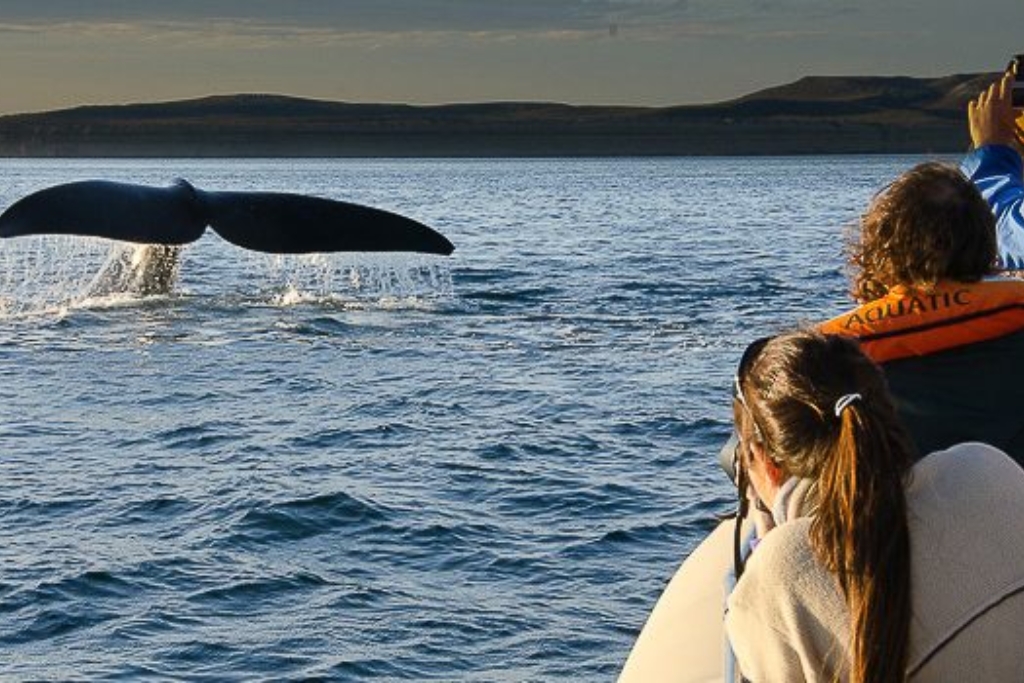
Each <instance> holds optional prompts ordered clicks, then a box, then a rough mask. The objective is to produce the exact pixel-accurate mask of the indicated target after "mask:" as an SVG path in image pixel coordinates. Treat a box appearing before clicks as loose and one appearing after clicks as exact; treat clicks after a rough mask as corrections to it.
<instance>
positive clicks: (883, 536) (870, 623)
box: [742, 332, 913, 683]
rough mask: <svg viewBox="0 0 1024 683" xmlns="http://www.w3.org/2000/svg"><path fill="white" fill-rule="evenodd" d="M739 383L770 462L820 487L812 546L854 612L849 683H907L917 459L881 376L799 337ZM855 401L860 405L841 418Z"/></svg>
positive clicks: (821, 342)
mask: <svg viewBox="0 0 1024 683" xmlns="http://www.w3.org/2000/svg"><path fill="white" fill-rule="evenodd" d="M742 380H743V382H744V386H745V394H746V396H747V399H748V401H749V402H750V404H751V411H752V413H753V416H754V418H755V419H756V420H757V423H758V424H759V425H760V426H761V429H762V432H763V440H764V442H765V446H766V448H767V449H768V451H769V453H770V455H771V456H772V458H773V459H775V460H776V462H778V463H779V464H780V465H781V466H782V467H783V469H784V470H785V471H786V472H787V473H788V474H790V475H793V476H798V477H804V478H810V479H813V480H815V481H816V484H817V509H816V513H815V516H814V519H813V521H812V523H811V544H812V547H813V548H814V551H815V553H816V554H817V555H818V557H819V559H820V560H821V562H822V563H823V564H824V566H825V567H826V568H828V569H829V570H830V571H831V572H833V573H834V574H835V576H836V578H837V580H838V582H839V586H840V588H841V589H842V592H843V595H844V596H845V598H846V603H847V605H848V606H849V609H850V615H851V634H852V642H851V643H850V650H851V653H852V658H853V661H852V666H851V681H853V682H854V683H866V682H868V681H870V682H872V683H875V682H879V683H881V682H890V681H892V682H896V681H903V680H904V671H905V668H906V661H907V637H908V633H909V630H910V543H909V537H908V533H907V518H906V505H905V499H904V494H903V488H904V484H905V478H906V475H907V472H908V470H909V467H910V463H911V462H912V461H913V460H912V456H913V453H912V450H911V447H910V446H909V443H910V442H909V440H908V439H907V437H906V435H905V433H904V432H903V429H902V427H901V426H900V424H899V422H898V420H897V418H896V413H895V410H894V408H893V406H892V403H891V401H890V399H889V395H888V391H887V389H886V387H885V382H884V379H883V377H882V374H881V371H880V370H879V369H878V367H877V366H875V365H874V364H873V363H872V362H871V361H870V360H868V359H867V358H866V357H865V356H864V355H863V354H861V352H860V351H859V349H858V348H857V347H856V345H855V343H854V342H851V341H849V340H846V339H842V338H839V337H828V336H824V335H821V334H818V333H815V332H807V333H803V332H800V333H795V334H790V335H786V336H782V337H777V338H775V339H774V340H772V341H771V342H769V343H768V345H767V346H766V347H765V348H764V350H763V351H762V352H761V353H760V355H759V356H758V358H757V359H756V360H755V361H754V362H753V364H752V365H751V368H750V370H749V372H748V373H747V376H746V377H744V378H742ZM851 392H857V393H858V394H860V397H859V398H858V399H857V400H854V401H852V402H850V403H848V405H845V406H843V407H840V408H839V409H838V410H837V400H838V399H839V398H841V397H844V396H845V395H847V394H850V393H851ZM839 405H840V406H842V404H839ZM837 413H838V414H837Z"/></svg>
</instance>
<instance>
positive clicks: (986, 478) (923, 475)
mask: <svg viewBox="0 0 1024 683" xmlns="http://www.w3.org/2000/svg"><path fill="white" fill-rule="evenodd" d="M907 501H908V504H909V506H910V508H911V509H912V510H913V509H914V508H918V507H924V508H927V507H929V506H930V505H929V502H930V501H931V502H934V503H935V504H941V505H948V504H950V501H963V504H964V505H965V506H966V507H969V508H978V509H987V510H991V509H993V508H997V507H1000V506H1004V505H1006V506H1009V507H1011V508H1017V509H1019V510H1021V511H1024V468H1021V467H1020V466H1019V465H1018V464H1017V463H1015V462H1014V461H1013V460H1012V459H1011V458H1010V456H1008V455H1007V454H1006V453H1004V452H1003V451H1001V450H999V449H998V448H995V447H993V446H989V445H988V444H983V443H975V442H969V443H961V444H957V445H956V446H952V447H950V448H947V449H945V450H942V451H935V452H934V453H930V454H929V455H927V456H926V457H925V458H923V459H922V460H921V461H920V462H918V463H917V464H916V465H914V468H913V469H912V470H911V476H910V481H909V484H908V487H907Z"/></svg>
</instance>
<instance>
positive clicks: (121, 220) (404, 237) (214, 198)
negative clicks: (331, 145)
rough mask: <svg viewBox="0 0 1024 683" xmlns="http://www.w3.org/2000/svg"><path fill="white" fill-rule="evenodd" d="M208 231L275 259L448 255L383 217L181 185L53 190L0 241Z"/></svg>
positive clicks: (20, 209)
mask: <svg viewBox="0 0 1024 683" xmlns="http://www.w3.org/2000/svg"><path fill="white" fill-rule="evenodd" d="M207 227H210V228H211V229H213V231H214V232H216V233H217V234H218V235H220V236H221V237H222V238H224V239H225V240H227V241H228V242H231V243H232V244H236V245H238V246H240V247H244V248H246V249H251V250H254V251H262V252H268V253H274V254H308V253H315V252H337V251H374V252H384V251H387V252H395V251H402V252H419V253H426V254H440V255H443V256H447V255H449V254H451V253H452V252H453V251H454V250H455V247H454V246H453V245H452V243H451V242H450V241H448V239H447V238H446V237H445V236H444V235H442V234H440V233H439V232H437V231H435V230H433V229H431V228H429V227H427V226H426V225H423V224H422V223H420V222H418V221H415V220H413V219H411V218H407V217H405V216H401V215H399V214H396V213H392V212H390V211H385V210H383V209H377V208H373V207H369V206H363V205H360V204H352V203H348V202H341V201H336V200H332V199H325V198H322V197H310V196H306V195H299V194H289V193H279V192H206V191H202V190H198V189H196V188H195V187H193V186H192V185H190V184H189V183H188V182H186V181H184V180H178V181H177V182H175V184H173V185H171V186H170V187H148V186H144V185H134V184H130V183H120V182H112V181H107V180H85V181H79V182H73V183H66V184H63V185H55V186H53V187H49V188H46V189H44V190H40V191H38V192H35V193H33V194H30V195H28V196H26V197H23V198H22V199H19V200H18V201H17V202H15V203H14V204H12V205H11V206H10V207H9V208H8V209H7V210H6V211H4V212H3V214H2V215H0V237H17V236H19V235H36V234H53V233H57V234H68V235H91V236H94V237H106V238H109V239H115V240H122V241H126V242H136V243H140V244H167V245H181V244H187V243H189V242H194V241H195V240H197V239H199V238H200V237H201V236H202V234H203V232H205V230H206V228H207Z"/></svg>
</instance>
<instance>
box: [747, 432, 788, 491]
mask: <svg viewBox="0 0 1024 683" xmlns="http://www.w3.org/2000/svg"><path fill="white" fill-rule="evenodd" d="M750 453H751V455H752V456H753V457H755V458H757V459H758V460H759V461H760V462H761V466H762V467H764V471H765V474H767V475H768V479H769V480H770V481H771V482H772V484H773V485H775V486H781V485H782V482H783V480H784V479H785V476H784V474H783V472H782V467H780V466H779V464H778V463H777V462H775V461H774V460H773V459H772V458H771V456H770V455H768V451H767V450H765V447H764V444H762V443H761V442H760V441H754V442H752V443H751V444H750Z"/></svg>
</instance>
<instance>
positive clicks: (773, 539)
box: [736, 517, 834, 600]
mask: <svg viewBox="0 0 1024 683" xmlns="http://www.w3.org/2000/svg"><path fill="white" fill-rule="evenodd" d="M810 529H811V519H810V518H809V517H800V518H798V519H794V520H791V521H789V522H786V523H785V524H781V525H779V526H777V527H775V528H774V529H772V530H771V531H770V532H769V533H768V534H767V535H766V536H765V537H764V539H762V541H761V542H760V543H758V545H757V549H756V550H755V551H754V552H753V554H752V555H751V556H750V559H749V560H748V562H747V567H746V570H745V573H744V575H743V578H742V579H741V581H740V582H739V584H737V586H736V588H737V591H736V592H737V593H739V598H740V599H744V594H746V596H747V597H749V598H751V599H756V600H761V599H763V598H762V597H761V596H759V595H757V594H760V593H771V594H772V595H773V596H774V597H773V598H772V599H773V600H779V599H785V596H787V595H800V594H804V593H810V594H815V593H820V592H821V591H823V590H830V589H831V588H832V586H833V584H834V582H833V580H832V578H831V575H830V574H829V572H828V571H827V570H826V569H825V567H824V566H822V565H821V563H820V562H818V559H817V556H816V555H815V554H814V550H813V549H812V547H811V538H810ZM796 599H798V600H799V599H800V598H796Z"/></svg>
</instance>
